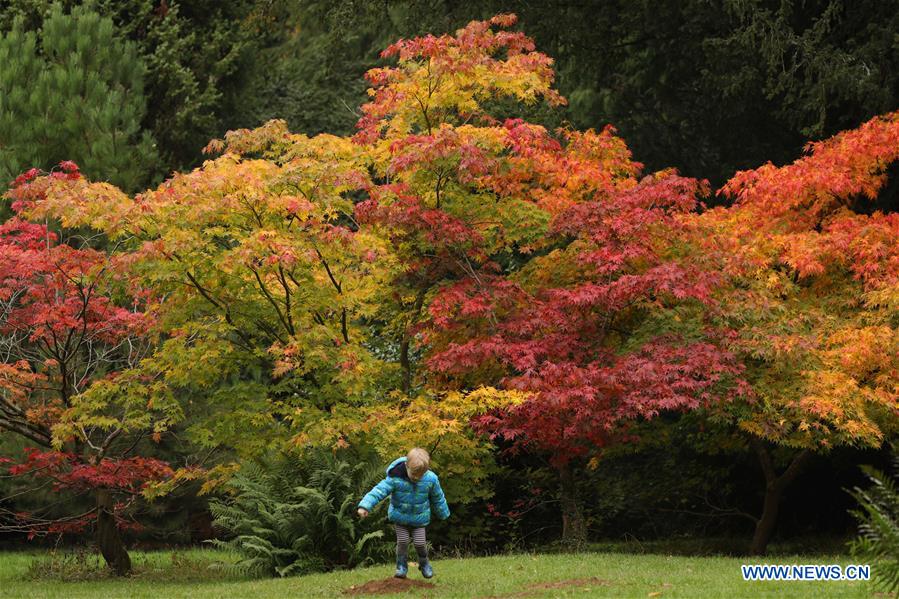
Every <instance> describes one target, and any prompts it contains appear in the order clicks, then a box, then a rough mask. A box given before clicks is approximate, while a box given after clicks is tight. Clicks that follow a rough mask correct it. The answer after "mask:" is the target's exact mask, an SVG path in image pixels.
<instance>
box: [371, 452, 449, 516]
mask: <svg viewBox="0 0 899 599" xmlns="http://www.w3.org/2000/svg"><path fill="white" fill-rule="evenodd" d="M388 495H389V496H390V508H389V509H388V510H387V519H388V520H390V521H391V522H395V523H397V524H402V525H404V526H411V527H413V528H417V527H419V526H427V525H428V524H430V522H431V510H432V509H433V510H434V513H435V514H436V516H437V517H438V518H440V519H441V520H446V519H447V518H449V515H450V510H449V506H448V505H447V503H446V497H444V495H443V489H441V488H440V479H438V478H437V475H436V474H434V473H433V472H431V471H430V470H428V471H427V472H425V475H424V476H423V477H422V478H421V480H420V481H418V482H417V483H414V482H412V481H411V480H409V475H408V474H406V458H404V457H403V458H398V459H396V460H394V461H392V462H391V463H390V465H389V466H387V478H385V479H384V480H382V481H381V482H379V483H378V484H377V485H375V488H374V489H372V490H371V491H369V492H368V493H367V494H366V495H365V497H363V498H362V501H360V502H359V507H361V508H363V509H365V510H368V511H371V510H372V509H374V507H375V506H376V505H377V504H378V503H379V502H381V501H382V500H384V499H385V498H386V497H387V496H388Z"/></svg>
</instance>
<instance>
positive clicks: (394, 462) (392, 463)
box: [384, 456, 406, 476]
mask: <svg viewBox="0 0 899 599" xmlns="http://www.w3.org/2000/svg"><path fill="white" fill-rule="evenodd" d="M405 461H406V456H403V457H401V458H397V459H395V460H393V461H392V462H390V465H389V466H387V470H385V471H384V472H386V473H387V476H390V469H391V468H393V467H394V466H396V465H397V464H401V463H403V462H405Z"/></svg>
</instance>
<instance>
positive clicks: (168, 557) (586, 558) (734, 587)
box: [0, 550, 872, 599]
mask: <svg viewBox="0 0 899 599" xmlns="http://www.w3.org/2000/svg"><path fill="white" fill-rule="evenodd" d="M38 556H39V554H28V553H14V552H8V553H0V597H28V598H33V599H38V598H43V597H53V598H57V597H59V598H63V597H65V598H78V597H103V598H115V597H148V598H153V599H169V598H176V597H185V598H190V599H202V598H206V597H251V598H254V599H256V598H258V599H263V598H269V597H291V598H297V597H341V596H357V597H359V596H371V597H374V596H377V597H435V598H436V597H482V598H488V597H489V598H493V599H498V598H506V599H513V598H515V599H524V598H527V599H530V598H534V599H537V598H540V597H646V598H662V599H665V598H669V597H690V598H695V597H797V598H798V597H818V598H822V599H823V598H828V599H830V598H838V597H870V596H871V595H872V589H871V587H870V583H868V582H842V581H841V582H744V581H743V579H742V576H741V574H740V564H741V563H745V562H746V561H747V558H731V557H674V556H668V555H654V554H646V555H634V554H625V553H581V554H549V555H539V554H537V555H531V554H520V555H506V556H497V557H485V558H469V559H446V560H438V561H435V562H434V567H435V571H436V576H435V578H434V579H433V580H432V582H433V587H427V588H414V589H411V590H409V591H406V592H404V593H393V594H380V595H363V594H360V591H361V590H363V589H360V588H359V587H360V586H361V585H363V584H365V583H367V582H370V581H383V580H384V579H387V578H389V577H390V576H391V574H392V572H393V568H392V566H390V565H381V566H373V567H369V568H362V569H358V570H353V571H348V572H335V573H331V574H315V575H309V576H301V577H295V578H287V579H280V580H274V579H267V580H246V579H241V578H239V577H234V576H233V575H232V576H229V575H227V574H226V573H224V572H222V571H221V570H218V569H216V568H215V564H216V562H220V561H221V560H227V559H228V556H227V555H226V554H222V553H218V552H214V551H204V550H186V551H182V550H179V551H178V552H177V553H174V554H173V553H171V552H154V553H140V552H135V553H134V560H135V565H136V567H137V568H136V569H137V572H136V574H135V576H134V577H132V578H129V579H125V580H114V579H108V580H106V579H103V580H89V581H84V582H61V581H54V580H34V579H30V578H29V576H30V574H29V572H30V571H31V572H32V574H31V576H33V570H30V569H29V566H30V564H31V563H32V562H33V561H34V560H35V559H36V557H38ZM173 556H174V557H173ZM766 563H802V564H808V563H819V564H830V563H840V564H844V565H845V564H846V563H849V561H848V560H847V558H845V557H842V556H841V557H834V556H826V555H821V556H815V557H810V556H807V555H806V556H801V557H788V556H787V557H784V556H781V557H778V558H776V559H771V560H766ZM410 579H412V580H421V576H420V574H419V573H418V571H417V570H415V571H413V572H411V573H410ZM384 584H389V583H387V582H385V583H384Z"/></svg>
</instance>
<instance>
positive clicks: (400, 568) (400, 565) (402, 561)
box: [393, 555, 409, 578]
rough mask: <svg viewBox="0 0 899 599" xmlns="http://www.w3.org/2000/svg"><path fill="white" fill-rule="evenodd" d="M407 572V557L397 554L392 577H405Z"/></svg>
mask: <svg viewBox="0 0 899 599" xmlns="http://www.w3.org/2000/svg"><path fill="white" fill-rule="evenodd" d="M408 573H409V559H408V558H407V557H406V556H405V555H404V556H403V557H399V556H397V558H396V572H394V574H393V576H394V578H405V577H406V574H408Z"/></svg>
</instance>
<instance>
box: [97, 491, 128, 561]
mask: <svg viewBox="0 0 899 599" xmlns="http://www.w3.org/2000/svg"><path fill="white" fill-rule="evenodd" d="M97 546H98V547H99V548H100V553H101V554H103V559H105V560H106V564H107V565H108V566H109V567H110V568H111V569H112V571H113V572H115V574H116V576H125V575H127V574H130V573H131V557H130V556H129V555H128V550H127V549H125V544H124V543H123V542H122V536H121V535H120V534H119V529H118V527H117V526H116V523H115V516H113V506H112V494H110V492H109V491H108V490H107V489H98V490H97Z"/></svg>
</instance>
